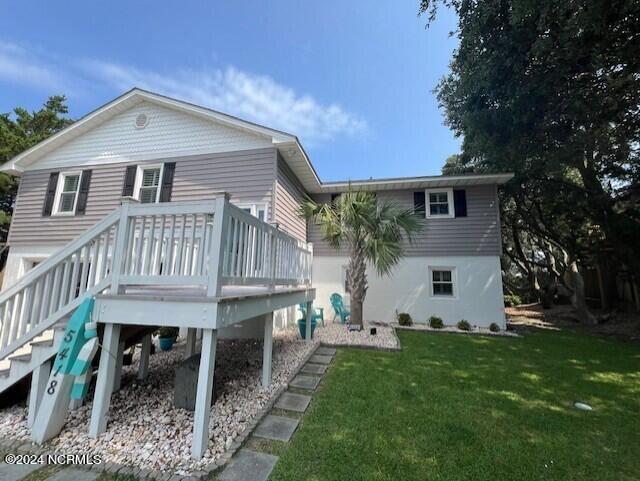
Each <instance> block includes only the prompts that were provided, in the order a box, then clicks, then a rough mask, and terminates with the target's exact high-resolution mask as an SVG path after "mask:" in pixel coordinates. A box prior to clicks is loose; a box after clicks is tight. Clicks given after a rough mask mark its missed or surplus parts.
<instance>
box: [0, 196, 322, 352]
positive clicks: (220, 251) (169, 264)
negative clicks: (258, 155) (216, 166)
mask: <svg viewBox="0 0 640 481" xmlns="http://www.w3.org/2000/svg"><path fill="white" fill-rule="evenodd" d="M312 259H313V251H312V248H311V245H310V244H307V243H306V242H302V241H299V240H297V239H294V238H293V237H291V236H289V235H288V234H286V233H284V232H282V231H280V230H279V229H278V228H276V227H273V226H271V225H269V224H267V223H266V222H263V221H261V220H259V219H257V218H255V217H253V216H251V215H250V214H248V213H246V212H244V211H243V210H241V209H239V208H237V207H235V206H234V205H232V204H230V203H229V201H228V198H227V197H225V196H221V197H220V198H218V199H216V200H213V201H204V202H189V203H181V202H179V203H178V202H176V203H163V204H138V203H137V202H135V201H132V200H129V199H127V200H124V201H123V205H122V206H121V207H120V208H119V209H118V210H116V211H115V212H113V213H112V214H110V215H109V216H107V217H106V218H105V219H103V220H102V221H100V222H99V223H98V224H96V225H95V226H93V227H92V228H90V229H89V230H87V231H86V232H85V233H84V234H82V235H81V236H80V237H78V238H77V239H75V240H74V241H72V242H71V243H70V244H68V245H67V246H65V247H64V248H62V249H61V250H60V251H59V252H57V253H56V254H54V255H52V256H51V257H49V258H48V259H47V260H45V261H44V262H42V263H41V264H39V265H38V266H36V267H35V268H34V269H32V270H31V271H30V272H28V273H27V274H26V275H25V276H24V277H23V278H22V279H20V280H19V281H18V282H17V283H16V284H15V285H14V286H12V287H10V288H9V289H7V290H6V291H4V292H2V293H0V359H2V358H4V357H6V355H7V354H10V353H11V352H13V351H15V350H16V349H17V348H19V347H20V346H22V345H24V344H25V343H27V342H29V341H30V340H32V339H33V338H34V337H36V336H38V335H40V334H41V333H42V332H44V331H45V330H46V329H49V328H51V326H53V324H55V323H56V322H58V321H59V320H60V319H62V318H64V317H65V316H67V315H68V314H69V313H71V312H72V311H73V310H74V309H75V308H76V307H77V306H78V305H79V304H80V302H81V301H82V299H83V298H84V297H85V296H86V295H95V294H97V293H100V292H102V291H106V290H107V289H108V290H110V291H111V292H123V291H124V290H126V288H127V286H175V287H196V288H200V289H202V290H203V292H206V294H207V295H209V296H219V295H220V294H221V290H222V287H223V286H228V285H242V286H245V285H251V286H265V287H277V286H292V285H310V284H311V263H312Z"/></svg>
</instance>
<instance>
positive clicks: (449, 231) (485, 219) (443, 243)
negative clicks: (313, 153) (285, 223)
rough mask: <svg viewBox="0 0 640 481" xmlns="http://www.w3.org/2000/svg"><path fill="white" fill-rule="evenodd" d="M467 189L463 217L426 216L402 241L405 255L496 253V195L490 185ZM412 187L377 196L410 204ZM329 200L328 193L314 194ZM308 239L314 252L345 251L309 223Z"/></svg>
mask: <svg viewBox="0 0 640 481" xmlns="http://www.w3.org/2000/svg"><path fill="white" fill-rule="evenodd" d="M465 190H466V191H467V217H458V218H454V219H449V218H448V219H427V220H426V225H425V227H424V229H423V230H422V231H421V232H420V233H419V234H417V235H416V236H415V237H414V239H413V243H409V242H405V243H404V247H405V253H406V255H407V256H469V255H500V253H501V249H500V223H499V217H498V204H497V203H498V199H497V196H496V188H495V186H493V185H486V186H470V187H466V188H465ZM413 192H414V190H394V191H380V192H378V193H377V195H378V199H379V200H391V201H395V202H398V203H399V204H401V205H403V206H406V207H408V208H413ZM316 199H317V200H318V201H322V202H329V201H330V199H331V196H330V195H329V194H326V195H321V196H318V197H316ZM308 237H309V242H313V244H314V249H313V250H314V255H328V256H335V255H346V251H344V250H342V251H336V250H335V249H332V248H331V246H329V245H328V244H327V243H326V242H324V241H323V240H322V236H321V233H320V229H319V228H318V226H310V227H309V236H308Z"/></svg>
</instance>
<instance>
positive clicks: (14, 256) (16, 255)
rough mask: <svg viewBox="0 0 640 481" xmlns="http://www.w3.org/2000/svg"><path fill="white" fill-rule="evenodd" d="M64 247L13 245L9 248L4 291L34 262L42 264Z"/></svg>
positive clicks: (3, 285) (4, 276)
mask: <svg viewBox="0 0 640 481" xmlns="http://www.w3.org/2000/svg"><path fill="white" fill-rule="evenodd" d="M62 247H63V246H59V245H31V246H21V245H17V246H14V245H12V246H11V247H10V248H9V255H8V256H7V264H6V265H5V267H4V275H3V277H2V290H4V289H6V288H8V287H11V286H12V285H13V284H15V283H16V282H17V281H18V279H20V278H21V277H22V276H24V275H25V274H26V273H27V272H28V271H29V270H30V269H31V268H32V267H33V263H34V262H42V261H43V260H45V259H46V258H47V257H49V256H50V255H51V254H54V253H55V252H57V251H58V250H60V249H61V248H62Z"/></svg>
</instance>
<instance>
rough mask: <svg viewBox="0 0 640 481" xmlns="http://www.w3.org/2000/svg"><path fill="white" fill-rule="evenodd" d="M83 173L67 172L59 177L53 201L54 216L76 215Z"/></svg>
mask: <svg viewBox="0 0 640 481" xmlns="http://www.w3.org/2000/svg"><path fill="white" fill-rule="evenodd" d="M81 177H82V172H65V173H64V174H60V176H59V177H58V185H57V186H56V196H55V198H54V201H53V214H54V215H74V214H75V212H76V204H77V203H78V191H79V190H80V179H81Z"/></svg>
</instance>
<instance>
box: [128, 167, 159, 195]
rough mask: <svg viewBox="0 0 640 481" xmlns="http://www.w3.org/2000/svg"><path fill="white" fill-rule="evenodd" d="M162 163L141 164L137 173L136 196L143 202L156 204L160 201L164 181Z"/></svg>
mask: <svg viewBox="0 0 640 481" xmlns="http://www.w3.org/2000/svg"><path fill="white" fill-rule="evenodd" d="M163 169H164V167H163V165H162V164H157V165H139V166H138V172H137V173H136V184H135V189H134V192H135V198H136V199H138V200H139V201H140V203H141V204H154V203H156V202H159V201H160V183H161V182H162V171H163Z"/></svg>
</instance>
